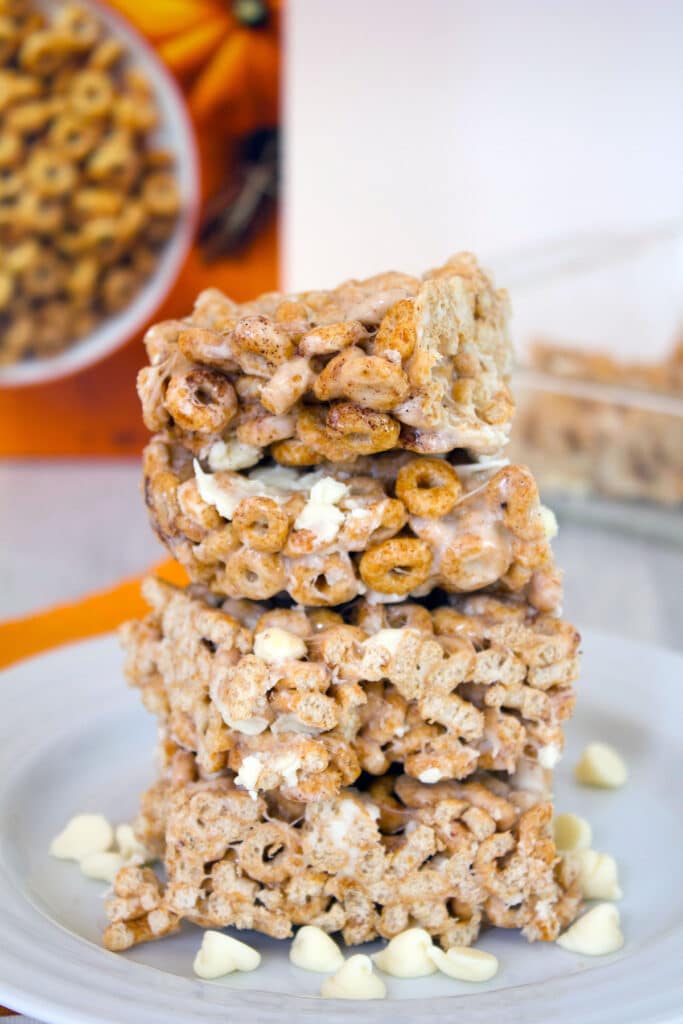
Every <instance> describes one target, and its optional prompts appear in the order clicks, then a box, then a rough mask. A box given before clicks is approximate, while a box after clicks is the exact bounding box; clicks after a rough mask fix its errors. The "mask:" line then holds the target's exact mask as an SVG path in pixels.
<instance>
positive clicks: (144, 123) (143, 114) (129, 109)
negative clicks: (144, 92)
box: [113, 96, 159, 133]
mask: <svg viewBox="0 0 683 1024" xmlns="http://www.w3.org/2000/svg"><path fill="white" fill-rule="evenodd" d="M113 115H114V121H115V122H116V124H117V125H119V127H121V128H128V129H130V130H131V131H132V132H137V133H142V132H150V131H152V129H153V128H156V126H157V124H158V123H159V111H158V110H157V106H156V104H155V102H154V100H153V99H151V98H147V97H144V96H120V97H119V98H118V99H117V100H116V101H115V103H114V108H113Z"/></svg>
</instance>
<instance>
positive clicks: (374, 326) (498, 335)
mask: <svg viewBox="0 0 683 1024" xmlns="http://www.w3.org/2000/svg"><path fill="white" fill-rule="evenodd" d="M507 319H508V298H507V293H506V292H505V291H504V290H497V289H495V288H494V286H493V284H492V282H491V280H490V279H489V278H488V277H487V276H486V274H485V273H484V272H483V271H482V270H481V268H480V267H479V266H478V264H477V262H476V260H475V258H474V257H473V256H472V255H471V254H469V253H460V254H459V255H457V256H454V257H453V258H452V259H451V260H449V261H448V262H447V263H446V264H445V265H444V266H442V267H440V268H438V269H436V270H432V271H430V272H428V273H427V274H425V275H424V277H423V278H422V279H420V278H416V277H411V276H409V275H407V274H399V273H387V274H381V275H379V276H377V277H373V278H369V279H368V280H365V281H347V282H345V283H344V284H342V285H340V286H339V287H338V288H336V289H333V290H331V291H312V292H303V293H300V294H289V295H287V294H281V293H278V292H271V293H269V294H266V295H262V296H261V297H260V298H258V299H255V300H254V301H253V302H249V303H244V304H242V305H239V304H237V303H235V302H232V301H231V300H230V299H229V298H227V297H226V296H225V295H223V294H222V293H221V292H219V291H217V290H216V289H209V290H208V291H205V292H202V293H201V294H200V295H199V297H198V299H197V301H196V303H195V307H194V310H193V311H192V313H191V314H190V315H189V316H188V317H186V318H185V319H183V320H172V321H166V322H164V323H160V324H156V325H155V326H154V327H152V328H150V330H149V331H148V332H147V335H146V338H145V345H146V349H147V354H148V358H149V365H148V366H146V367H144V369H142V370H141V371H140V374H139V377H138V392H139V395H140V399H141V402H142V408H143V415H144V420H145V423H146V425H147V426H148V427H149V429H150V430H152V431H160V430H168V431H170V432H171V433H172V435H173V436H174V437H175V438H176V439H177V440H178V441H180V443H181V444H182V445H184V446H185V447H186V448H188V450H190V451H192V452H193V454H195V455H198V456H199V457H201V458H202V459H206V460H208V463H209V464H210V465H211V466H212V467H214V468H225V469H244V468H247V467H248V466H251V465H254V464H256V462H258V461H259V459H260V458H261V457H262V456H264V455H265V454H270V455H272V457H273V458H274V459H275V460H276V461H277V462H280V463H282V464H284V465H289V466H292V465H295V466H302V465H314V464H315V463H318V462H321V461H323V460H327V461H331V462H347V461H349V460H352V459H354V458H357V457H358V456H361V455H372V454H376V453H377V452H382V451H389V450H392V449H407V450H409V451H414V452H421V453H427V454H434V453H442V454H443V453H445V452H449V451H452V450H453V449H456V448H462V449H466V450H468V451H469V452H470V453H472V454H477V455H478V454H487V453H488V454H492V453H494V452H496V451H498V450H499V449H500V448H501V447H502V446H503V445H504V444H505V443H506V441H507V440H508V437H509V432H510V422H511V418H512V413H513V409H514V406H513V402H512V398H511V395H510V391H509V387H508V380H509V374H510V363H511V345H510V340H509V336H508V330H507Z"/></svg>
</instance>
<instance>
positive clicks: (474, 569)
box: [441, 533, 510, 591]
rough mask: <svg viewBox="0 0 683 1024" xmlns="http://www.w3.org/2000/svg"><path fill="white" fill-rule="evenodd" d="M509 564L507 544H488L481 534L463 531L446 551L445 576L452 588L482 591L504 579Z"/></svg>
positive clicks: (442, 564)
mask: <svg viewBox="0 0 683 1024" xmlns="http://www.w3.org/2000/svg"><path fill="white" fill-rule="evenodd" d="M509 565H510V553H509V551H508V550H507V548H506V545H504V544H491V543H487V542H486V541H485V540H484V539H483V538H482V537H481V536H480V535H479V534H477V533H463V534H460V535H459V536H457V537H455V538H454V540H453V541H452V542H451V543H450V544H449V546H448V547H447V548H446V550H445V551H444V553H443V557H442V559H441V576H442V577H443V579H444V581H445V583H446V585H447V586H448V587H449V588H450V587H454V588H455V589H456V590H463V591H469V590H478V589H479V588H480V587H487V586H488V585H489V584H490V583H495V582H496V580H498V579H500V577H501V576H503V575H504V574H505V573H506V572H507V569H508V568H509Z"/></svg>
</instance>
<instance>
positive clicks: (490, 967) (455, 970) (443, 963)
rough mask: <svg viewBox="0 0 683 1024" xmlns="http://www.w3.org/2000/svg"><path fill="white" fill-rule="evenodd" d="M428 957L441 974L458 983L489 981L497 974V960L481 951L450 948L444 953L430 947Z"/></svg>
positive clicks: (463, 947) (462, 947) (465, 947)
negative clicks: (456, 980)
mask: <svg viewBox="0 0 683 1024" xmlns="http://www.w3.org/2000/svg"><path fill="white" fill-rule="evenodd" d="M429 956H430V957H431V959H432V961H433V962H434V964H435V965H436V966H437V967H438V968H439V970H440V971H441V973H442V974H447V975H448V977H449V978H457V979H458V981H490V980H491V978H493V976H494V975H495V974H497V973H498V960H497V959H496V957H495V956H494V955H493V953H486V952H484V950H483V949H471V948H470V946H451V948H450V949H449V950H448V952H446V953H444V951H443V950H442V949H439V947H438V946H432V948H431V949H430V951H429Z"/></svg>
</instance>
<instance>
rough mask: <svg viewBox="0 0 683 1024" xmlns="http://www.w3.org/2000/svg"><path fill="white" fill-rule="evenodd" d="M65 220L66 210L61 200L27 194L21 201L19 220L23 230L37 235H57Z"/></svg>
mask: <svg viewBox="0 0 683 1024" xmlns="http://www.w3.org/2000/svg"><path fill="white" fill-rule="evenodd" d="M65 218H66V210H65V208H64V205H63V203H62V202H60V200H59V199H50V198H49V197H48V196H40V195H38V194H37V193H36V192H26V193H24V194H23V195H22V196H21V198H20V200H19V205H18V208H17V219H18V221H19V223H20V224H21V226H22V227H23V228H25V229H27V230H28V231H31V232H32V233H34V234H36V235H52V234H55V233H56V232H58V231H59V230H60V228H61V227H62V225H63V224H64V220H65Z"/></svg>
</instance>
